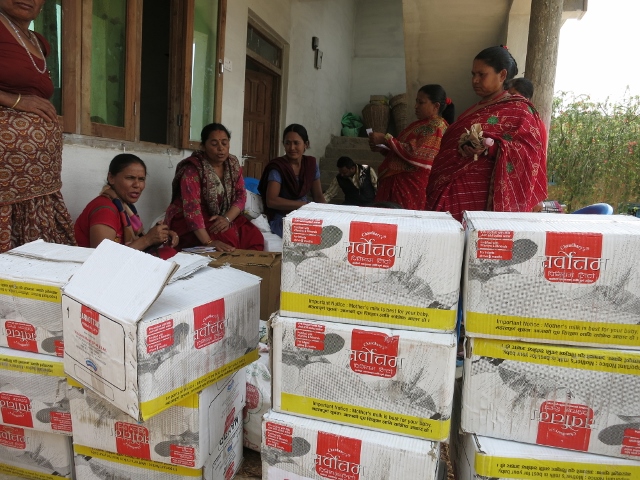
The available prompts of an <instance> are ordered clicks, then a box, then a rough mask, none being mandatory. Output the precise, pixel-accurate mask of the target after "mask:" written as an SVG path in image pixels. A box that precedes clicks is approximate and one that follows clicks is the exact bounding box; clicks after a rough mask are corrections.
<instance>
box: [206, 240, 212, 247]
mask: <svg viewBox="0 0 640 480" xmlns="http://www.w3.org/2000/svg"><path fill="white" fill-rule="evenodd" d="M212 243H213V238H210V239H209V241H208V242H207V243H205V244H204V246H205V247H208V246H209V245H211V244H212Z"/></svg>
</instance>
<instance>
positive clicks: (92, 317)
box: [80, 305, 100, 335]
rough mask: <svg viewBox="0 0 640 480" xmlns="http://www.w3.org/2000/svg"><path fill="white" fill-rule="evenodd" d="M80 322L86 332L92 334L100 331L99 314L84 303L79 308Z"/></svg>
mask: <svg viewBox="0 0 640 480" xmlns="http://www.w3.org/2000/svg"><path fill="white" fill-rule="evenodd" d="M80 323H81V324H82V328H84V329H85V330H86V331H87V332H89V333H92V334H94V335H98V334H99V333H100V314H99V313H98V312H96V311H95V310H91V309H90V308H89V307H86V306H84V305H82V309H81V310H80Z"/></svg>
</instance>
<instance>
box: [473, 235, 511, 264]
mask: <svg viewBox="0 0 640 480" xmlns="http://www.w3.org/2000/svg"><path fill="white" fill-rule="evenodd" d="M476 258H480V259H483V260H503V261H504V260H511V259H512V258H513V232H512V231H510V230H480V231H478V240H477V242H476Z"/></svg>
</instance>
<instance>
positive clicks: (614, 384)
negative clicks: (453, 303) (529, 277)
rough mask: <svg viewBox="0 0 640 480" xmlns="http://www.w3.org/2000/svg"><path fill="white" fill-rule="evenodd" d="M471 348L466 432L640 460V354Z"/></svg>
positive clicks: (472, 343) (509, 345)
mask: <svg viewBox="0 0 640 480" xmlns="http://www.w3.org/2000/svg"><path fill="white" fill-rule="evenodd" d="M466 350H467V351H466V358H465V360H464V383H463V392H462V422H461V423H462V430H464V431H465V432H469V433H475V434H477V435H485V436H489V437H495V438H502V439H505V440H513V441H517V442H524V443H531V444H539V445H544V446H549V447H555V448H566V449H571V450H578V451H583V452H589V453H597V454H601V455H608V456H611V457H621V458H630V459H640V417H639V416H638V413H639V412H640V352H638V351H633V350H605V349H596V348H584V347H567V346H557V345H545V344H535V343H524V342H516V341H509V340H488V339H482V338H472V339H467V344H466ZM639 478H640V477H639Z"/></svg>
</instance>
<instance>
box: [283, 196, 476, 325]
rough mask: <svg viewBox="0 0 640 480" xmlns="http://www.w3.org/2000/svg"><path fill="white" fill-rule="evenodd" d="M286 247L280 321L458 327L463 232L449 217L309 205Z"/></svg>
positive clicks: (294, 222) (292, 223)
mask: <svg viewBox="0 0 640 480" xmlns="http://www.w3.org/2000/svg"><path fill="white" fill-rule="evenodd" d="M283 241H284V245H283V254H282V300H281V305H280V313H281V315H285V316H291V317H298V318H311V319H317V320H328V321H335V322H342V323H353V324H357V325H374V326H378V327H389V328H402V329H405V330H427V331H448V332H451V331H453V330H454V329H455V325H456V312H457V307H458V298H459V289H460V275H461V267H462V256H463V249H464V232H463V230H462V226H461V225H460V223H459V222H457V221H456V220H454V219H453V218H452V217H451V216H450V215H449V214H447V213H440V212H418V211H413V210H389V209H381V208H364V207H349V206H343V205H336V206H330V205H325V204H322V205H320V206H318V205H313V204H310V205H308V206H304V207H302V208H299V209H298V210H296V211H294V212H292V213H290V214H289V215H287V216H286V217H285V220H284V235H283Z"/></svg>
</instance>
